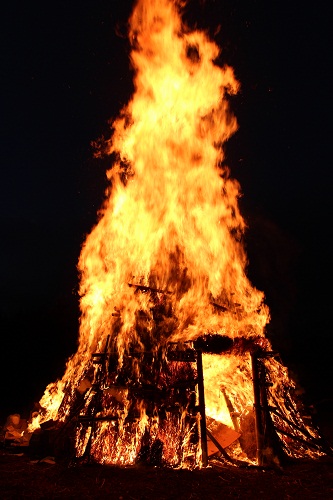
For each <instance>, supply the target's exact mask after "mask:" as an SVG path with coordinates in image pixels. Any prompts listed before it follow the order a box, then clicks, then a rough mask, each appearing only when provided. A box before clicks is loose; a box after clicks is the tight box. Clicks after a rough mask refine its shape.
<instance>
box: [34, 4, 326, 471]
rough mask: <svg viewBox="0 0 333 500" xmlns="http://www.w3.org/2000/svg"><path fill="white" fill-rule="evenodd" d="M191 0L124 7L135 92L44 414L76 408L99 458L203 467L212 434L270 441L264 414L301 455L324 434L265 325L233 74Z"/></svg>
mask: <svg viewBox="0 0 333 500" xmlns="http://www.w3.org/2000/svg"><path fill="white" fill-rule="evenodd" d="M181 4H183V2H181V1H177V0H138V1H137V3H136V5H135V8H134V10H133V13H132V16H131V18H130V22H129V26H130V29H129V37H130V41H131V44H132V52H131V63H132V66H133V68H134V70H135V79H134V84H135V92H134V95H133V96H132V99H131V100H130V102H129V103H128V104H127V105H126V106H125V107H124V108H123V109H122V111H121V113H120V116H119V118H118V119H116V120H115V121H114V123H113V124H112V129H113V130H112V137H111V139H110V140H109V141H106V142H104V144H102V145H100V150H99V154H108V155H110V158H111V167H110V170H109V171H108V172H107V176H108V179H109V188H108V190H107V193H106V199H105V202H104V205H103V207H102V209H101V210H100V213H99V221H98V223H97V225H96V226H95V227H94V229H93V230H92V232H91V233H90V234H89V236H88V237H87V239H86V241H85V244H84V246H83V248H82V252H81V255H80V259H79V271H80V276H81V286H80V294H81V322H80V334H79V346H78V350H77V352H76V354H74V355H73V356H72V357H71V358H70V359H69V361H68V363H67V367H66V371H65V374H64V376H63V378H62V379H61V380H59V381H57V382H56V383H53V384H50V385H49V386H48V387H47V389H46V391H45V394H44V396H43V398H42V399H41V401H40V404H41V406H42V408H43V410H42V411H41V412H40V414H39V416H38V418H37V419H35V420H34V424H35V425H36V426H37V425H39V424H41V423H43V422H46V421H48V420H50V419H53V420H54V421H56V422H58V423H66V422H67V423H68V422H75V455H76V457H77V458H80V457H85V456H89V458H92V459H93V460H94V461H97V462H100V463H112V464H132V463H134V462H136V461H137V460H139V459H140V460H144V461H146V462H149V463H164V464H169V465H173V466H183V467H194V466H200V465H202V464H204V465H205V464H206V463H207V456H208V455H209V454H212V453H215V452H217V451H218V450H219V451H220V453H222V454H224V456H225V455H227V456H228V457H229V458H230V460H238V459H239V458H241V457H242V458H243V460H246V461H248V462H251V461H253V460H255V458H256V452H257V449H259V451H260V453H261V454H264V451H265V448H267V449H269V450H272V449H274V443H273V441H274V439H273V441H272V438H270V439H269V440H267V439H266V438H265V436H266V437H267V436H268V434H267V433H268V431H267V429H268V427H269V422H271V424H272V426H273V427H274V425H278V424H279V429H280V431H279V432H278V434H277V436H278V437H277V440H278V441H279V442H280V445H281V447H282V448H283V449H284V451H285V452H287V454H289V455H291V456H297V455H302V454H304V453H305V452H307V450H308V447H304V446H303V445H302V442H303V444H304V442H305V441H306V440H311V442H312V441H313V442H314V441H316V440H317V438H318V436H317V435H316V433H315V432H314V431H311V430H309V429H308V428H307V426H305V424H304V423H303V420H302V419H301V417H300V414H299V410H298V409H297V408H296V404H295V403H294V399H293V396H292V391H293V383H292V382H291V381H290V380H289V378H288V374H287V370H286V369H285V368H284V367H283V365H282V364H281V363H279V362H278V361H277V359H276V357H275V356H274V355H273V354H272V352H271V347H270V345H269V342H268V341H267V339H266V338H265V335H264V328H265V325H266V324H267V322H268V321H269V311H268V308H267V306H266V305H265V304H264V301H263V299H264V296H263V293H262V292H260V291H258V290H256V289H255V288H254V287H253V286H252V285H251V283H250V282H249V280H248V279H247V276H246V272H245V271H246V263H247V262H246V255H245V253H244V249H243V246H242V235H243V232H244V228H245V224H244V220H243V218H242V216H241V214H240V212H239V207H238V196H239V185H238V183H237V182H236V181H235V180H233V179H232V178H231V177H230V176H229V171H228V169H227V168H226V167H225V166H224V163H223V161H224V156H223V143H224V142H225V141H226V140H227V139H228V138H229V137H230V136H231V135H232V134H233V133H234V132H235V131H236V129H237V123H236V119H235V118H234V116H233V115H232V114H231V112H230V110H229V105H228V96H229V95H230V94H233V93H235V92H237V90H238V87H239V85H238V82H237V81H236V80H235V78H234V75H233V71H232V69H231V68H230V67H227V66H226V67H223V68H221V67H219V66H217V65H216V64H215V63H214V61H215V60H216V59H217V57H218V55H219V48H218V47H217V46H216V44H215V43H214V42H213V41H211V40H210V39H209V38H208V36H207V35H206V34H205V33H204V32H202V31H197V30H194V31H191V30H190V29H189V28H188V27H187V26H185V25H184V23H183V22H182V20H181V16H180V10H181V8H180V7H181ZM251 355H252V364H251ZM252 371H253V373H252ZM203 374H204V380H205V388H204V390H203ZM252 379H253V382H254V384H255V386H254V390H253V384H252ZM267 382H269V383H270V387H269V390H268V391H266V385H267ZM263 388H264V389H263ZM254 404H255V407H256V417H257V418H256V422H257V442H256V441H255V425H254V412H253V407H254ZM265 405H266V406H265ZM271 407H274V408H275V410H274V412H272V411H269V417H268V416H267V415H268V413H267V409H270V408H271ZM206 423H207V427H206ZM258 426H259V427H258ZM290 429H291V430H290ZM269 435H272V434H271V433H269ZM207 436H208V447H207V439H206V438H207ZM214 436H215V437H214ZM216 436H220V437H219V439H217V438H216ZM295 436H296V438H295ZM308 438H309V439H308ZM295 439H296V441H295ZM260 440H261V441H260ZM302 440H303V441H302ZM221 442H222V443H223V444H222V445H221ZM295 442H296V444H297V445H296V446H294V443H295ZM258 443H259V445H260V446H259V448H258ZM214 446H215V448H214ZM228 446H229V448H228V454H227V453H226V452H225V448H226V447H228ZM316 446H317V445H316V444H313V445H312V449H313V450H314V451H313V452H314V453H320V447H318V446H317V448H316ZM260 460H261V459H259V461H260Z"/></svg>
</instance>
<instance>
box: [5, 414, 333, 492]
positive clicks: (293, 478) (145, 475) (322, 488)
mask: <svg viewBox="0 0 333 500" xmlns="http://www.w3.org/2000/svg"><path fill="white" fill-rule="evenodd" d="M319 423H320V424H321V425H320V427H321V429H322V434H323V435H324V437H325V439H326V440H327V443H329V444H331V443H332V442H333V439H332V438H333V430H332V413H331V412H329V413H327V414H326V415H325V418H323V415H322V418H321V420H320V422H319ZM104 498H107V499H111V500H150V499H158V500H175V499H177V500H201V499H204V500H215V499H221V498H240V499H246V500H260V499H262V500H263V499H265V500H275V499H276V500H291V499H295V500H298V499H302V500H306V499H325V500H326V499H330V498H332V499H333V456H326V455H325V456H322V457H320V458H319V459H307V460H304V459H302V460H294V461H292V462H290V463H286V464H284V466H283V467H282V468H280V469H272V468H267V469H262V468H257V467H251V468H239V467H236V466H233V465H229V464H227V463H222V462H221V461H219V460H214V461H210V463H209V467H208V468H206V469H201V470H192V471H190V470H173V469H170V468H163V467H153V466H143V465H137V466H132V467H108V466H102V465H96V464H94V465H93V464H84V465H82V464H81V465H76V466H74V465H73V464H71V465H68V463H56V462H55V461H54V460H52V458H47V457H44V458H43V459H39V460H36V459H35V457H32V456H31V453H29V449H27V450H26V451H25V450H24V448H21V449H18V450H17V451H16V454H14V453H13V451H12V450H10V449H8V447H7V448H6V447H5V446H3V447H2V449H0V499H1V500H14V499H17V500H23V499H33V500H39V499H45V500H46V499H47V500H55V499H65V500H66V499H73V500H75V499H80V500H88V499H89V500H92V499H93V500H98V499H104Z"/></svg>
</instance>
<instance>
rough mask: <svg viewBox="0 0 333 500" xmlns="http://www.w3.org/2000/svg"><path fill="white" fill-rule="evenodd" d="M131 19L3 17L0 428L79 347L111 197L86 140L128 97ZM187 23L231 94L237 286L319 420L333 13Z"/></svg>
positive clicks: (221, 7)
mask: <svg viewBox="0 0 333 500" xmlns="http://www.w3.org/2000/svg"><path fill="white" fill-rule="evenodd" d="M131 6H132V2H129V1H124V0H109V1H104V0H95V1H85V0H83V1H80V2H79V1H76V0H74V1H71V2H67V1H66V2H65V1H58V2H57V3H54V4H53V5H51V4H50V3H48V2H41V1H40V0H37V1H35V2H33V3H31V2H29V3H28V2H25V3H23V2H19V1H17V0H13V1H12V2H11V3H6V4H5V5H4V6H2V8H1V9H2V10H1V17H0V19H1V20H0V22H1V26H0V33H1V46H0V54H1V61H0V71H1V89H0V90H1V93H0V99H1V110H0V117H1V121H0V127H1V136H0V144H1V152H0V155H1V159H0V165H1V183H0V190H1V191H0V230H1V236H0V273H1V278H0V328H1V359H0V394H1V398H0V416H1V418H5V417H6V416H7V415H8V413H12V412H15V413H16V412H21V413H24V412H28V411H29V410H30V409H31V407H32V404H33V402H34V401H37V400H38V399H39V398H40V397H41V395H42V394H43V391H44V389H45V386H46V385H47V384H48V383H49V382H52V381H54V380H55V379H56V378H58V377H61V376H62V374H63V371H64V366H65V361H66V359H67V358H68V356H69V355H70V354H72V353H73V352H74V351H75V350H76V343H77V331H78V319H79V310H78V301H79V299H78V294H77V288H78V276H77V271H76V263H77V260H78V257H79V253H80V247H81V244H82V243H83V241H84V238H85V235H86V234H87V233H89V232H90V229H91V227H92V226H93V224H94V223H95V222H96V214H97V210H98V208H99V207H100V205H101V201H102V199H103V192H104V188H105V186H106V183H105V169H106V163H105V161H96V160H93V158H92V154H93V151H92V148H91V142H92V141H93V140H96V139H98V138H99V137H100V136H101V135H102V134H105V133H108V121H109V120H110V119H112V118H114V117H115V116H116V115H117V113H118V112H119V110H120V108H121V107H122V105H123V104H125V103H126V101H127V100H128V98H129V96H130V94H131V91H132V75H131V72H130V69H129V60H128V54H129V45H128V42H127V40H126V36H125V35H126V21H127V19H128V16H129V14H130V11H131ZM185 16H186V18H187V20H188V21H189V22H190V23H191V24H192V25H193V24H194V23H197V25H198V26H199V27H203V28H205V29H208V30H209V32H210V33H211V35H212V36H214V38H215V39H216V41H217V43H218V44H219V45H220V46H222V54H221V57H220V60H219V62H220V63H221V64H223V63H228V64H229V65H231V66H233V68H234V70H235V73H236V76H237V78H238V79H239V80H240V82H241V85H242V88H241V91H240V93H239V95H238V96H237V97H235V98H233V99H232V101H231V105H232V109H233V110H234V112H235V114H236V116H237V118H238V121H239V126H240V128H239V131H238V132H237V133H236V134H235V136H234V137H233V138H232V139H231V140H230V141H229V143H228V145H227V148H226V152H227V163H228V164H229V166H230V168H231V173H232V176H234V177H236V178H237V179H238V180H239V181H240V183H241V186H242V192H243V197H242V199H241V202H240V203H241V208H242V213H243V214H244V216H245V218H246V220H247V222H248V226H249V229H248V231H247V233H246V239H245V244H246V248H247V252H248V256H249V270H248V274H249V276H250V278H251V280H252V282H253V283H254V285H255V286H256V287H257V288H259V289H261V290H263V291H264V292H265V294H266V302H267V304H268V305H269V307H270V309H271V315H272V320H271V324H270V325H269V326H268V329H267V334H268V336H269V337H270V338H271V339H272V342H273V346H274V347H275V348H276V349H277V350H279V351H280V353H281V355H282V358H283V360H284V362H285V364H287V365H288V366H289V367H290V369H291V370H292V372H293V374H294V376H295V378H296V379H297V380H298V382H299V383H300V385H301V387H303V388H304V389H305V393H306V398H307V399H308V400H309V402H310V403H313V404H314V405H315V407H316V408H317V409H319V411H321V409H322V408H325V407H327V406H329V405H331V404H332V398H333V394H332V388H331V383H332V367H331V342H330V339H331V314H332V307H331V295H332V292H331V287H332V285H331V251H332V242H331V237H332V229H331V214H332V195H331V190H332V173H331V165H332V162H331V155H330V153H331V151H330V146H331V144H330V136H331V130H332V128H331V124H330V116H331V112H330V109H329V108H330V102H331V96H330V76H329V75H330V71H329V64H330V59H331V55H330V53H329V52H330V43H329V42H330V40H329V33H330V29H331V27H330V26H329V18H330V16H329V13H328V7H327V12H325V11H324V8H323V7H322V6H321V5H320V2H316V3H315V4H314V3H311V4H309V5H307V6H306V5H305V4H304V3H301V2H283V1H282V2H267V1H266V2H264V1H262V0H257V1H256V0H248V1H245V0H232V1H222V0H207V1H199V0H197V1H194V0H192V1H189V3H188V7H187V8H186V9H185ZM219 25H221V29H220V31H219V32H218V33H217V31H218V29H217V28H218V26H219ZM214 33H215V35H214Z"/></svg>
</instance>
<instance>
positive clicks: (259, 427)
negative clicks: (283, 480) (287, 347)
mask: <svg viewBox="0 0 333 500" xmlns="http://www.w3.org/2000/svg"><path fill="white" fill-rule="evenodd" d="M251 361H252V377H253V379H252V380H253V395H254V411H255V426H256V442H257V461H258V465H264V456H263V447H264V426H263V419H262V405H261V394H260V393H261V391H260V376H259V365H258V355H257V353H251Z"/></svg>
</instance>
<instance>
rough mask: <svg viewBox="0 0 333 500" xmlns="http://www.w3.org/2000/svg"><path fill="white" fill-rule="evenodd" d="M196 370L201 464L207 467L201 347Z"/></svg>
mask: <svg viewBox="0 0 333 500" xmlns="http://www.w3.org/2000/svg"><path fill="white" fill-rule="evenodd" d="M197 372H198V393H199V411H200V437H201V453H202V465H203V467H207V465H208V450H207V427H206V410H205V390H204V378H203V366H202V351H201V349H197Z"/></svg>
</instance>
